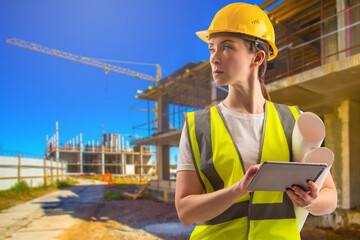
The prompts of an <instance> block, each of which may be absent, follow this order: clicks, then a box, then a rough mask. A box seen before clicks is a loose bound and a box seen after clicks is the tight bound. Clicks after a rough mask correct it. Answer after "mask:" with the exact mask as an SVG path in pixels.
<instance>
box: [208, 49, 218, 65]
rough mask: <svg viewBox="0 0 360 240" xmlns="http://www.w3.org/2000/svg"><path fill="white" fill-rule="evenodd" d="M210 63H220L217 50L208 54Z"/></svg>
mask: <svg viewBox="0 0 360 240" xmlns="http://www.w3.org/2000/svg"><path fill="white" fill-rule="evenodd" d="M210 63H211V64H219V63H220V56H219V51H217V50H215V51H214V52H213V54H211V56H210Z"/></svg>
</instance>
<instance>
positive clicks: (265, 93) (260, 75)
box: [245, 40, 271, 101]
mask: <svg viewBox="0 0 360 240" xmlns="http://www.w3.org/2000/svg"><path fill="white" fill-rule="evenodd" d="M245 42H246V43H248V46H249V51H250V52H251V53H257V52H258V51H260V50H263V51H264V52H265V59H264V61H263V62H262V63H261V65H260V66H259V69H258V79H259V81H260V87H261V92H262V95H263V96H264V98H265V99H266V100H268V101H271V98H270V94H269V92H268V90H267V89H266V87H265V83H264V76H265V72H266V68H267V59H268V51H266V50H265V49H268V48H267V46H264V45H265V44H263V43H259V45H260V46H261V45H262V46H261V47H260V49H259V47H257V46H256V45H255V43H254V42H253V41H248V40H245Z"/></svg>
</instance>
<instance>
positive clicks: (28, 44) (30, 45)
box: [6, 38, 161, 83]
mask: <svg viewBox="0 0 360 240" xmlns="http://www.w3.org/2000/svg"><path fill="white" fill-rule="evenodd" d="M6 42H7V43H9V44H13V45H15V46H18V47H23V48H27V49H30V50H33V51H36V52H41V53H45V54H48V55H51V56H55V57H60V58H64V59H67V60H71V61H74V62H79V63H83V64H86V65H90V66H93V67H97V68H101V69H103V70H104V71H105V74H107V73H108V72H109V71H111V72H116V73H121V74H125V75H128V76H132V77H137V78H140V79H143V80H148V81H152V82H154V83H157V82H159V81H160V79H161V68H160V65H159V64H151V65H155V66H156V78H154V77H153V76H150V75H147V74H144V73H139V72H135V71H132V70H130V69H127V68H122V67H119V66H114V65H111V64H108V63H104V62H100V61H98V60H96V59H93V58H88V57H82V56H78V55H75V54H71V53H67V52H63V51H60V50H56V49H51V48H48V47H45V46H42V45H39V44H36V43H32V42H28V41H25V40H21V39H18V38H10V39H7V40H6ZM146 65H149V64H146Z"/></svg>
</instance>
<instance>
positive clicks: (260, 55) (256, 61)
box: [253, 50, 265, 66]
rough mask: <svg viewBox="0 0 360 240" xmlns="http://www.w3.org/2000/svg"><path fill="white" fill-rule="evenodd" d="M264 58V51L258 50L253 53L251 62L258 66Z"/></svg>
mask: <svg viewBox="0 0 360 240" xmlns="http://www.w3.org/2000/svg"><path fill="white" fill-rule="evenodd" d="M264 59H265V52H264V51H262V50H260V51H258V52H257V53H255V56H254V61H253V64H255V65H256V66H260V65H261V64H262V63H263V61H264Z"/></svg>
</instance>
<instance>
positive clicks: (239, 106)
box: [223, 80, 266, 114]
mask: <svg viewBox="0 0 360 240" xmlns="http://www.w3.org/2000/svg"><path fill="white" fill-rule="evenodd" d="M265 103H266V100H265V98H264V97H263V95H262V93H261V86H260V82H259V80H255V81H249V82H248V83H246V84H233V85H229V94H228V96H227V97H226V98H225V100H224V101H223V104H224V105H225V107H227V108H229V109H230V110H233V111H236V112H240V113H248V114H255V113H263V112H265Z"/></svg>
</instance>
